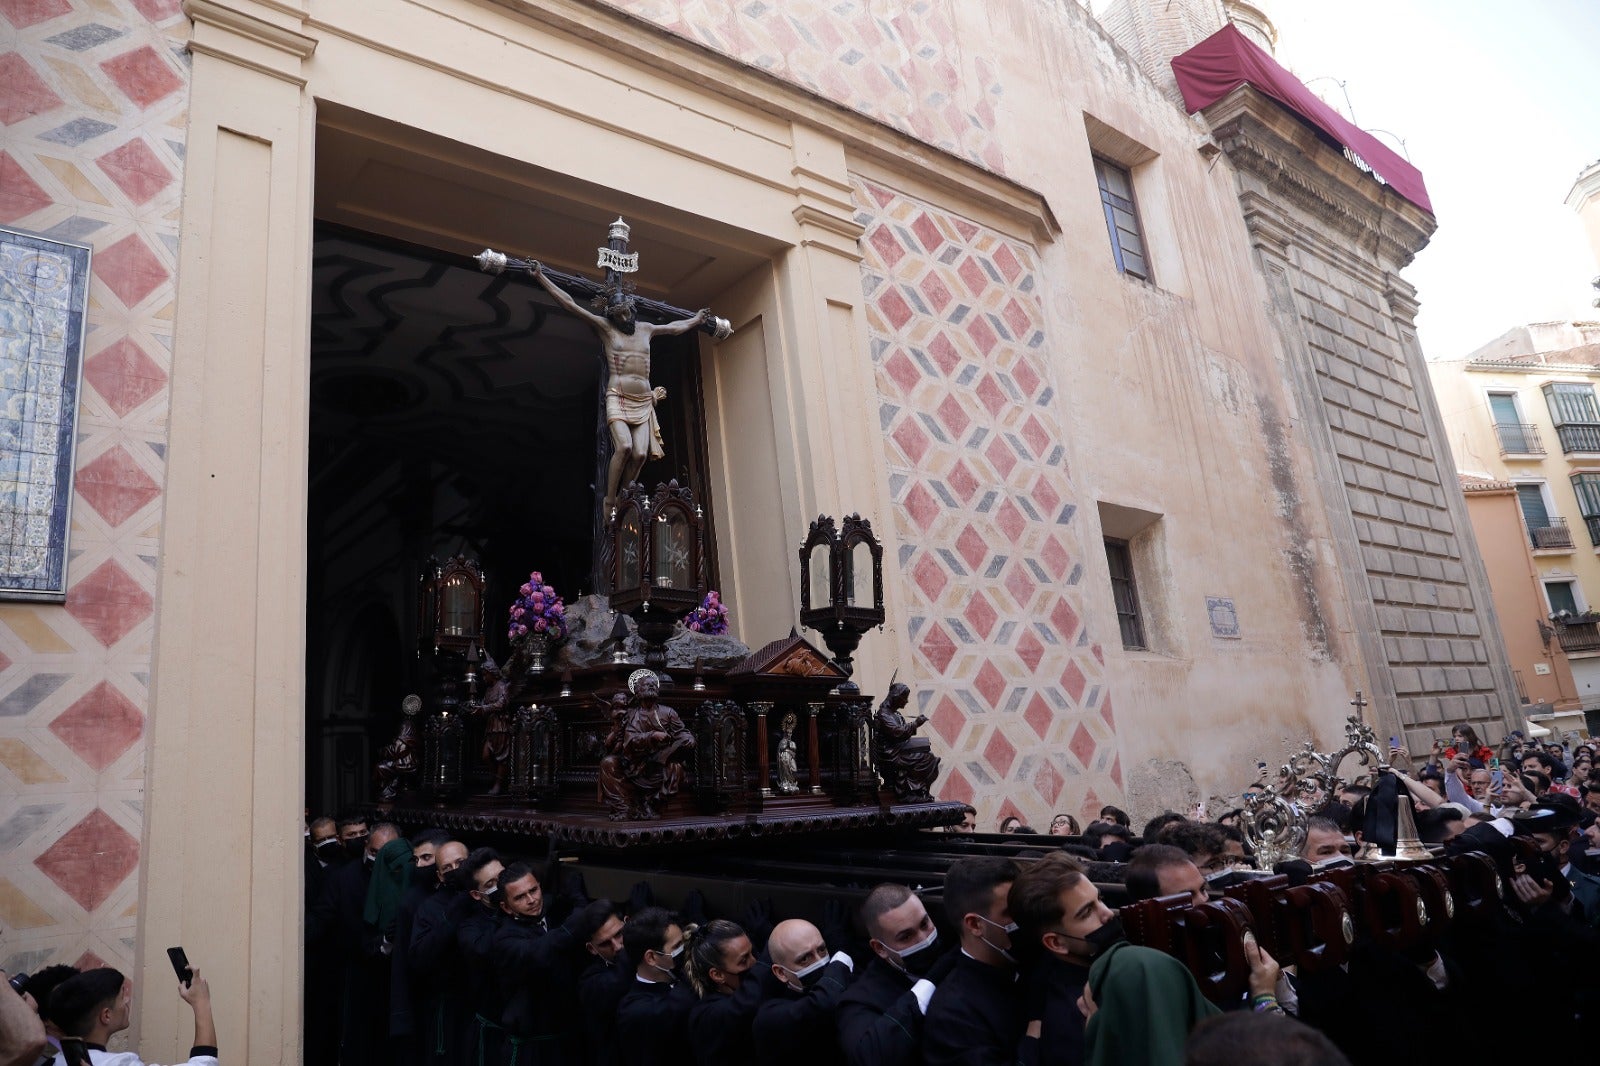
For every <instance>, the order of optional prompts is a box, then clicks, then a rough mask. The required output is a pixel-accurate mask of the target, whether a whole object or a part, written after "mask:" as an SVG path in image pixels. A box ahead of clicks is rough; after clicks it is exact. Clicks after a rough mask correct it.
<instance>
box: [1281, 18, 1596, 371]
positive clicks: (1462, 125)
mask: <svg viewBox="0 0 1600 1066" xmlns="http://www.w3.org/2000/svg"><path fill="white" fill-rule="evenodd" d="M1264 6H1269V7H1270V10H1271V12H1272V17H1273V21H1274V23H1275V24H1276V25H1277V27H1278V55H1277V58H1278V60H1279V62H1281V63H1283V64H1284V65H1285V66H1287V67H1289V69H1291V70H1292V71H1294V72H1295V74H1296V75H1298V76H1299V77H1300V79H1301V80H1302V81H1306V82H1312V79H1316V78H1319V77H1320V76H1322V75H1332V76H1333V77H1334V78H1336V79H1338V80H1340V81H1343V82H1344V83H1345V85H1344V92H1341V91H1340V88H1339V86H1338V85H1337V84H1335V82H1334V81H1329V80H1318V81H1315V82H1313V83H1312V84H1311V85H1310V87H1311V88H1312V89H1313V90H1315V91H1316V92H1317V93H1318V94H1319V95H1320V96H1322V97H1323V98H1324V99H1325V100H1327V101H1328V102H1329V103H1330V104H1332V105H1334V106H1335V107H1336V108H1338V110H1340V111H1341V112H1343V113H1345V114H1346V116H1347V117H1348V116H1349V112H1350V110H1351V109H1352V108H1353V109H1354V112H1355V115H1354V117H1355V120H1356V124H1357V125H1359V126H1361V127H1362V128H1363V129H1367V130H1389V131H1393V132H1394V133H1395V134H1398V135H1399V136H1400V137H1402V138H1404V140H1405V150H1406V152H1407V153H1409V155H1410V158H1411V162H1412V163H1413V164H1414V165H1416V166H1417V167H1418V168H1419V169H1420V170H1421V171H1422V175H1423V177H1424V179H1426V181H1427V184H1428V195H1429V197H1430V198H1431V199H1432V201H1433V208H1434V213H1435V214H1436V215H1437V216H1438V220H1439V229H1438V232H1437V233H1435V234H1434V236H1433V240H1432V241H1431V242H1430V243H1429V245H1428V247H1427V248H1425V249H1423V251H1422V252H1421V253H1420V254H1418V256H1417V258H1416V261H1415V262H1413V263H1412V265H1411V266H1410V267H1408V268H1407V270H1406V271H1405V276H1406V278H1407V279H1408V280H1409V281H1410V282H1411V283H1412V284H1413V285H1415V286H1416V287H1417V289H1418V296H1419V298H1420V299H1421V301H1422V311H1421V314H1420V316H1419V317H1418V331H1419V333H1420V336H1421V341H1422V348H1423V352H1424V353H1425V354H1426V355H1427V356H1428V357H1429V358H1432V359H1452V358H1460V357H1462V356H1464V355H1466V354H1467V353H1468V352H1469V351H1471V350H1472V349H1474V348H1477V347H1478V346H1480V345H1482V344H1485V343H1487V342H1488V341H1491V340H1493V339H1494V338H1495V337H1498V336H1499V335H1500V334H1502V333H1504V332H1505V331H1507V330H1509V329H1511V328H1513V327H1515V326H1518V325H1521V324H1523V323H1525V322H1540V321H1547V320H1550V319H1562V318H1580V319H1583V318H1587V319H1600V309H1596V308H1594V307H1593V306H1592V301H1593V300H1594V298H1595V297H1596V296H1600V292H1597V291H1596V290H1594V289H1592V288H1590V287H1589V282H1590V279H1591V278H1593V277H1594V276H1595V275H1596V274H1600V263H1596V261H1595V255H1594V252H1593V250H1592V249H1591V248H1590V246H1589V243H1588V241H1587V240H1586V239H1585V237H1584V235H1583V231H1582V228H1581V226H1580V224H1579V221H1578V216H1577V214H1576V213H1575V212H1574V211H1573V210H1572V209H1571V208H1569V207H1567V206H1566V205H1565V203H1564V201H1565V200H1566V197H1567V193H1568V191H1569V190H1570V189H1571V188H1572V182H1573V180H1574V179H1575V178H1576V177H1577V175H1578V172H1579V171H1580V170H1581V169H1583V167H1585V166H1587V165H1588V164H1589V163H1590V162H1593V161H1594V160H1595V159H1597V158H1600V0H1331V2H1330V0H1315V2H1313V0H1269V3H1268V5H1264ZM1345 93H1348V94H1349V100H1348V103H1347V102H1346V99H1345ZM1380 139H1382V140H1383V141H1384V142H1385V143H1387V144H1388V145H1389V146H1390V147H1391V148H1393V147H1396V143H1395V141H1394V140H1393V139H1392V138H1390V137H1388V136H1384V135H1380Z"/></svg>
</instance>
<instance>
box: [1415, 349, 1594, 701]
mask: <svg viewBox="0 0 1600 1066" xmlns="http://www.w3.org/2000/svg"><path fill="white" fill-rule="evenodd" d="M1429 371H1430V373H1431V375H1432V377H1433V384H1434V391H1435V393H1436V394H1437V395H1438V398H1439V408H1440V412H1441V414H1442V415H1443V417H1444V421H1445V425H1446V427H1447V429H1448V432H1449V435H1450V446H1451V449H1452V450H1453V452H1454V454H1455V460H1456V465H1457V467H1458V469H1459V470H1460V471H1461V472H1462V474H1463V475H1465V476H1464V478H1463V482H1464V485H1463V487H1464V488H1466V489H1467V490H1468V496H1469V499H1471V498H1472V497H1473V496H1474V495H1476V494H1477V493H1480V492H1486V491H1489V489H1488V488H1487V487H1486V485H1485V484H1482V483H1475V482H1474V480H1473V479H1474V478H1477V479H1484V480H1485V481H1486V482H1487V483H1491V484H1498V485H1500V486H1502V491H1506V490H1509V491H1511V492H1514V493H1515V494H1516V500H1517V504H1518V509H1519V510H1520V512H1521V517H1522V527H1523V533H1524V535H1525V541H1526V546H1527V551H1528V552H1530V553H1531V555H1532V559H1533V562H1534V566H1535V569H1536V572H1537V581H1538V585H1539V591H1540V593H1541V597H1540V599H1539V601H1538V602H1537V604H1536V608H1537V611H1536V613H1535V614H1534V615H1533V616H1532V617H1530V616H1529V615H1528V613H1527V612H1526V611H1525V610H1524V611H1520V612H1519V611H1517V610H1514V609H1508V608H1507V607H1506V606H1505V605H1504V604H1503V603H1502V604H1500V609H1499V612H1498V613H1499V614H1500V617H1501V623H1502V626H1503V629H1504V631H1505V636H1506V640H1507V643H1508V645H1513V646H1514V645H1515V644H1517V643H1518V641H1517V640H1516V636H1517V634H1518V633H1519V632H1520V630H1521V629H1525V628H1528V627H1536V628H1537V631H1538V632H1539V633H1540V634H1541V636H1542V637H1545V636H1546V635H1548V636H1547V638H1546V639H1547V640H1548V642H1549V643H1551V644H1554V645H1556V646H1558V647H1559V648H1560V650H1561V651H1563V652H1565V654H1566V657H1567V658H1568V659H1569V660H1570V662H1571V670H1572V678H1573V682H1574V684H1575V686H1576V698H1577V700H1578V701H1579V702H1580V703H1581V706H1582V707H1583V708H1584V709H1586V710H1596V709H1600V393H1597V391H1596V390H1597V386H1600V322H1539V323H1534V324H1531V325H1526V326H1519V327H1517V328H1516V329H1513V330H1511V331H1510V332H1508V333H1506V334H1505V335H1503V336H1501V337H1499V338H1497V339H1495V340H1494V341H1491V342H1490V343H1488V344H1486V345H1484V346H1483V347H1481V348H1479V349H1477V350H1476V351H1474V352H1472V353H1471V354H1470V355H1468V356H1467V357H1466V358H1465V359H1458V360H1445V361H1436V362H1432V363H1430V364H1429ZM1472 514H1473V525H1474V530H1475V532H1476V534H1477V537H1478V540H1479V542H1480V544H1481V545H1482V546H1483V551H1484V557H1485V560H1486V562H1488V561H1489V560H1490V557H1491V555H1501V554H1505V553H1509V552H1512V551H1513V550H1516V551H1520V550H1521V549H1520V546H1517V547H1516V548H1515V549H1513V546H1511V545H1509V544H1505V543H1504V538H1503V537H1499V536H1497V535H1495V534H1493V533H1491V532H1490V531H1489V530H1488V529H1486V528H1484V526H1483V524H1482V522H1481V521H1480V509H1477V508H1474V509H1472ZM1491 545H1495V546H1494V547H1491ZM1490 569H1491V573H1492V572H1493V566H1492V565H1491V566H1490ZM1496 598H1497V601H1498V600H1499V599H1500V590H1499V589H1496ZM1512 665H1513V668H1515V669H1516V670H1517V671H1518V673H1519V674H1520V675H1521V679H1522V683H1523V685H1522V687H1523V690H1524V691H1525V692H1526V693H1527V694H1529V695H1530V696H1533V697H1534V701H1535V702H1541V701H1544V700H1549V701H1550V702H1552V703H1553V704H1555V705H1556V706H1557V707H1561V706H1569V705H1570V697H1569V696H1567V695H1566V694H1565V693H1560V692H1556V691H1552V690H1551V689H1550V683H1549V682H1542V681H1541V678H1542V677H1544V676H1545V675H1534V674H1533V673H1532V670H1531V665H1532V664H1531V663H1519V662H1518V661H1516V656H1515V653H1513V663H1512ZM1551 681H1552V682H1553V675H1551Z"/></svg>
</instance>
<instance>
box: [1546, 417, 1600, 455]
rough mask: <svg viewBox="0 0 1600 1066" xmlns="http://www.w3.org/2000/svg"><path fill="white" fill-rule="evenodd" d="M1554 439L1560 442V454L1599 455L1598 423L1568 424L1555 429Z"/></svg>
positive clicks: (1599, 437)
mask: <svg viewBox="0 0 1600 1066" xmlns="http://www.w3.org/2000/svg"><path fill="white" fill-rule="evenodd" d="M1556 439H1557V440H1558V441H1560V442H1561V454H1563V455H1571V454H1572V453H1574V452H1584V453H1596V454H1600V423H1597V422H1569V423H1567V424H1566V425H1564V426H1557V427H1556Z"/></svg>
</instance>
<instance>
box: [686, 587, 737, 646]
mask: <svg viewBox="0 0 1600 1066" xmlns="http://www.w3.org/2000/svg"><path fill="white" fill-rule="evenodd" d="M683 624H684V625H685V626H687V627H688V628H689V629H692V630H694V631H695V632H696V633H705V634H708V635H710V636H713V637H720V636H721V635H722V634H724V633H726V632H727V631H728V608H726V607H725V606H723V604H722V597H721V596H719V595H717V591H716V589H712V590H711V591H710V592H708V593H706V598H705V599H703V600H701V601H700V606H698V607H696V608H695V609H694V610H692V611H690V612H689V613H688V614H686V615H684V616H683Z"/></svg>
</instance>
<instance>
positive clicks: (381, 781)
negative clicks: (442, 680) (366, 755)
mask: <svg viewBox="0 0 1600 1066" xmlns="http://www.w3.org/2000/svg"><path fill="white" fill-rule="evenodd" d="M421 714H422V697H420V696H416V695H411V696H407V697H406V698H405V699H404V700H402V701H401V702H400V733H399V735H398V736H396V737H395V738H394V739H393V740H391V741H389V743H387V744H385V745H384V746H383V750H382V751H380V752H378V765H377V766H376V767H375V768H374V771H373V773H374V776H375V777H376V778H377V779H378V799H379V801H380V802H382V803H393V802H394V801H395V800H396V799H397V798H399V795H400V790H401V788H402V787H404V786H406V785H409V784H411V783H412V782H413V780H414V779H415V778H416V776H417V772H418V770H420V769H421V763H420V762H419V761H418V752H417V717H418V716H419V715H421Z"/></svg>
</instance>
